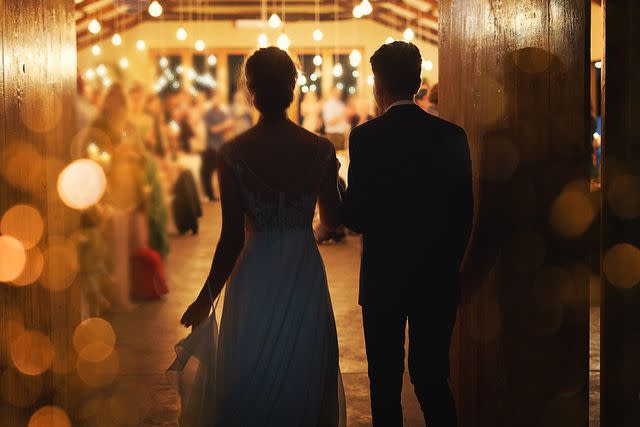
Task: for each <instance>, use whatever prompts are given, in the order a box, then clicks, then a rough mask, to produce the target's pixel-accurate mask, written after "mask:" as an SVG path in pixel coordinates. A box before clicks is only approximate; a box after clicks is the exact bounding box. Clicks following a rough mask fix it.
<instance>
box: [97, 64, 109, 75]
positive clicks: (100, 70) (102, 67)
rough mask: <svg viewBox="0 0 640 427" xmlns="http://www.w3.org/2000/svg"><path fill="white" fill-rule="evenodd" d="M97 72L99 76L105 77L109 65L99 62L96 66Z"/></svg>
mask: <svg viewBox="0 0 640 427" xmlns="http://www.w3.org/2000/svg"><path fill="white" fill-rule="evenodd" d="M96 74H97V75H98V77H104V76H106V75H107V67H106V66H105V65H104V64H98V66H97V67H96Z"/></svg>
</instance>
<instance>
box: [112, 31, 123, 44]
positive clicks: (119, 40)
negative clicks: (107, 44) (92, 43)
mask: <svg viewBox="0 0 640 427" xmlns="http://www.w3.org/2000/svg"><path fill="white" fill-rule="evenodd" d="M111 43H113V45H114V46H120V45H121V44H122V37H121V36H120V34H118V33H115V34H114V35H113V37H111Z"/></svg>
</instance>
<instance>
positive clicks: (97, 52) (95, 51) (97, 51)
mask: <svg viewBox="0 0 640 427" xmlns="http://www.w3.org/2000/svg"><path fill="white" fill-rule="evenodd" d="M101 52H102V49H100V46H99V45H97V44H94V45H93V46H91V53H92V54H93V56H98V55H100V53H101Z"/></svg>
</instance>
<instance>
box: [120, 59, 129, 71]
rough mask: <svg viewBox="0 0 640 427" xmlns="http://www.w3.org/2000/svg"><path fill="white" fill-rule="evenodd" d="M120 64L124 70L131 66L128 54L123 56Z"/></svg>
mask: <svg viewBox="0 0 640 427" xmlns="http://www.w3.org/2000/svg"><path fill="white" fill-rule="evenodd" d="M118 65H119V66H120V68H122V69H123V70H126V69H127V68H129V60H128V59H127V57H126V56H123V57H122V58H120V61H118Z"/></svg>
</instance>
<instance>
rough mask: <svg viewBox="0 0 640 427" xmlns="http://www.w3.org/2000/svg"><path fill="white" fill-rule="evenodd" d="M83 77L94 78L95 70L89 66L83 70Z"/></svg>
mask: <svg viewBox="0 0 640 427" xmlns="http://www.w3.org/2000/svg"><path fill="white" fill-rule="evenodd" d="M84 77H85V78H86V79H87V80H93V79H95V78H96V72H95V71H93V69H91V68H89V69H88V70H87V71H85V72H84Z"/></svg>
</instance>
